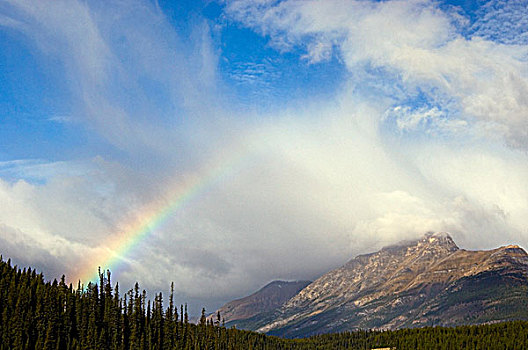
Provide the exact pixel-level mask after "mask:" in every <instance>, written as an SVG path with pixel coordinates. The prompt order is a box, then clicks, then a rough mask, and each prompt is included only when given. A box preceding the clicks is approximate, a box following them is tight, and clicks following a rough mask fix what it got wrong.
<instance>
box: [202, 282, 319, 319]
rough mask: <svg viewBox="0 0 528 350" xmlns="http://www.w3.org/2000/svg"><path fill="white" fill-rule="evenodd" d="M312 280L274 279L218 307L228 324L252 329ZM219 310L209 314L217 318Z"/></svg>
mask: <svg viewBox="0 0 528 350" xmlns="http://www.w3.org/2000/svg"><path fill="white" fill-rule="evenodd" d="M310 283H311V281H293V282H288V281H273V282H271V283H268V284H267V285H265V286H264V287H262V288H261V289H259V290H258V291H257V292H255V293H253V294H251V295H249V296H247V297H244V298H241V299H237V300H233V301H230V302H228V303H227V304H225V305H224V306H222V307H221V308H220V309H218V311H217V312H220V315H221V317H222V318H223V319H224V320H225V322H226V326H228V327H231V326H235V327H237V328H245V329H251V328H254V327H252V325H253V323H254V318H255V317H256V316H258V317H256V320H263V319H264V315H265V314H269V313H271V312H273V311H276V310H277V309H278V308H279V307H281V306H282V305H283V304H284V303H285V302H286V301H288V300H289V299H291V298H292V297H293V296H294V295H296V294H297V293H298V292H299V291H300V290H302V289H303V288H304V287H306V286H307V285H309V284H310ZM217 312H215V313H214V314H212V315H211V316H209V317H210V318H215V317H216V314H217Z"/></svg>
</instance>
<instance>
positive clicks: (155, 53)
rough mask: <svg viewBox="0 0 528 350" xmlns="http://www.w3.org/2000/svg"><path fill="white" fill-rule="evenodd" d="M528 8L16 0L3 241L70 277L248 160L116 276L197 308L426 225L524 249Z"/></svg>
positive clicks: (7, 41) (23, 260) (316, 270)
mask: <svg viewBox="0 0 528 350" xmlns="http://www.w3.org/2000/svg"><path fill="white" fill-rule="evenodd" d="M527 7H528V2H527V1H501V0H491V1H445V2H442V1H425V0H412V1H383V2H376V1H339V0H330V1H294V0H284V1H271V0H258V1H256V0H254V1H249V0H234V1H203V2H200V1H176V2H174V1H159V2H154V1H149V0H128V1H119V2H118V1H97V0H90V1H75V0H68V1H66V0H64V1H55V2H53V3H49V2H43V1H6V2H4V3H2V4H1V5H0V47H1V50H0V201H1V202H2V203H4V204H3V205H2V208H1V209H0V247H2V251H1V253H2V254H3V255H4V256H9V257H11V258H13V259H14V261H16V262H17V263H19V264H22V265H31V266H35V267H37V268H38V269H40V270H42V271H44V272H45V274H46V276H50V277H54V276H60V275H61V274H62V273H66V274H67V276H68V275H75V269H74V268H72V266H75V265H76V264H78V262H79V261H82V259H83V257H84V256H89V255H90V254H92V253H93V254H95V253H96V252H97V251H99V250H101V249H104V247H103V246H102V242H104V240H105V238H107V237H109V236H112V235H114V234H116V233H119V232H120V230H123V225H124V223H126V222H127V221H133V220H134V218H136V217H140V216H141V215H142V213H144V211H145V208H146V207H148V206H156V204H159V203H164V202H166V201H168V200H170V198H167V196H168V194H167V193H169V192H170V191H169V190H168V189H170V188H173V187H175V186H177V185H178V184H181V183H185V180H186V179H188V178H193V177H199V176H204V177H206V176H207V173H208V171H209V170H210V169H211V168H213V165H214V164H230V162H232V161H233V157H234V155H240V154H242V155H243V156H244V157H243V159H245V161H244V162H243V163H241V164H243V165H239V166H237V167H235V168H236V171H235V170H233V171H231V172H229V174H230V175H229V176H227V177H225V178H222V181H218V182H217V183H215V186H210V187H209V190H208V191H206V193H203V194H202V195H201V196H198V197H197V198H195V199H194V200H193V201H192V203H190V204H189V205H186V206H185V208H183V209H181V210H178V211H177V212H175V213H174V214H173V215H172V216H170V218H169V219H168V220H167V221H166V222H165V223H164V224H163V225H162V226H161V227H160V228H159V229H157V230H156V232H153V234H151V235H150V236H149V237H148V238H146V239H145V241H144V243H143V244H142V245H140V246H138V247H137V248H136V249H134V250H132V251H130V252H129V253H128V255H127V256H125V257H123V261H122V264H121V265H120V267H119V269H117V270H116V271H114V275H115V276H116V278H117V279H118V280H120V281H121V282H122V283H123V284H125V285H127V284H130V285H131V284H132V282H133V281H135V280H139V282H140V283H141V284H143V285H144V286H145V287H146V288H148V289H149V290H166V289H167V288H168V285H169V280H174V281H177V282H178V283H177V293H178V296H179V298H180V300H181V301H189V302H190V303H191V305H194V306H193V307H194V308H196V310H200V309H201V306H202V305H205V306H206V307H207V308H208V309H212V308H214V307H217V306H218V305H219V304H220V303H222V302H224V301H226V300H229V299H232V298H235V297H238V296H241V295H244V294H246V293H248V292H250V291H252V290H255V289H257V288H258V287H260V286H262V285H264V284H265V283H266V282H269V281H271V280H273V279H277V278H283V279H310V278H314V277H317V276H318V274H320V273H323V272H325V271H327V270H329V269H331V268H334V267H336V266H339V265H340V264H342V263H344V262H345V261H347V260H348V259H350V258H351V257H353V256H354V255H355V254H360V253H365V252H368V251H372V250H375V249H378V248H380V247H382V246H384V245H386V244H390V243H394V242H396V241H399V240H401V239H407V238H413V237H418V236H419V235H421V234H423V233H424V232H428V231H449V232H451V234H452V235H453V237H454V238H455V240H456V241H457V242H458V243H459V244H460V245H461V246H462V247H464V248H468V249H484V248H492V247H495V246H498V245H501V244H509V243H516V244H520V245H522V246H524V247H527V246H528V231H527V230H526V225H525V217H526V215H528V199H527V198H528V184H527V182H526V179H528V162H527V153H526V151H527V149H528V100H527V98H526V96H528V17H527V16H526V15H525V14H526V10H527ZM160 205H161V204H160ZM212 290H215V293H212V292H211V291H212Z"/></svg>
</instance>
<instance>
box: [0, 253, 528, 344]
mask: <svg viewBox="0 0 528 350" xmlns="http://www.w3.org/2000/svg"><path fill="white" fill-rule="evenodd" d="M384 347H389V348H396V349H526V348H528V322H524V321H510V322H503V323H495V324H485V325H473V326H461V327H455V328H445V327H426V328H415V329H401V330H394V331H380V330H353V331H350V332H343V333H338V334H322V335H318V336H313V337H310V338H303V339H282V338H278V337H273V336H267V335H265V334H260V333H256V332H250V331H245V330H239V329H235V328H226V327H224V326H223V322H222V319H221V315H219V314H218V315H216V316H215V317H214V320H208V319H207V318H206V315H205V310H203V311H202V316H201V318H200V321H199V322H198V323H197V324H194V323H191V322H189V316H188V314H187V307H186V306H185V305H179V306H177V305H175V303H174V297H173V293H171V295H169V297H168V301H167V302H166V303H165V304H164V299H163V295H162V293H159V294H157V295H155V296H154V298H153V299H150V298H148V297H147V295H146V292H145V291H144V290H140V287H139V285H138V284H137V283H136V284H135V286H134V288H133V289H131V290H128V291H126V292H125V293H122V294H121V292H120V291H119V284H118V283H116V284H115V285H114V286H112V282H111V274H110V272H109V271H106V272H101V271H99V283H89V284H88V285H87V286H86V287H85V286H82V285H81V284H80V282H79V284H78V285H77V286H76V287H74V286H73V285H72V284H70V285H67V284H66V283H65V278H64V276H63V277H62V278H61V280H60V281H57V280H53V281H46V280H45V279H44V276H43V275H42V273H37V272H36V271H35V269H31V268H23V269H22V268H19V267H17V266H11V261H10V260H7V261H4V260H3V259H2V258H1V257H0V350H4V349H5V350H7V349H49V350H52V349H53V350H55V349H94V350H95V349H109V350H110V349H112V350H128V349H132V350H164V349H183V350H187V349H192V350H202V349H203V350H209V349H210V350H220V349H222V350H223V349H225V350H238V349H292V350H294V349H307V350H308V349H310V350H311V349H372V348H384Z"/></svg>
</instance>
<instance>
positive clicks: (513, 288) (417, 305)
mask: <svg viewBox="0 0 528 350" xmlns="http://www.w3.org/2000/svg"><path fill="white" fill-rule="evenodd" d="M527 306H528V255H527V254H526V252H525V251H524V250H523V249H521V248H519V247H518V246H506V247H501V248H497V249H494V250H489V251H467V250H463V249H459V248H458V247H457V246H456V244H455V243H454V242H453V240H452V239H451V237H450V236H449V235H448V234H447V233H434V234H427V235H425V236H424V237H423V238H422V239H420V240H417V241H413V242H406V243H404V244H400V245H396V246H391V247H386V248H383V249H381V250H380V251H378V252H376V253H372V254H366V255H360V256H358V257H356V258H354V259H352V260H350V261H349V262H348V263H346V264H345V265H344V266H342V267H340V268H338V269H336V270H333V271H330V272H328V273H327V274H325V275H323V276H321V277H320V278H318V279H317V280H316V281H314V282H313V283H311V284H309V285H308V286H306V287H305V288H304V289H302V290H300V291H299V292H298V293H297V294H296V295H295V296H293V297H292V298H291V299H289V300H288V301H287V302H285V303H284V305H282V307H280V309H278V310H277V311H275V312H272V313H268V314H265V315H262V317H259V315H258V314H255V315H254V316H253V321H252V323H251V327H250V328H253V329H257V330H258V331H261V332H266V333H270V334H275V335H281V336H289V337H296V336H308V335H312V334H319V333H327V332H336V331H344V330H351V329H357V328H401V327H417V326H426V325H446V326H450V325H458V324H471V323H482V322H494V321H500V320H508V319H528V308H527Z"/></svg>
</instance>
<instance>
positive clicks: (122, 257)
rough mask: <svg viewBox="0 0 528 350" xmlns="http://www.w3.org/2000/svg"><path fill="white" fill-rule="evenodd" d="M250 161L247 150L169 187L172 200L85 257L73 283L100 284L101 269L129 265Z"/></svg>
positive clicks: (147, 209) (146, 211) (149, 209)
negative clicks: (137, 251)
mask: <svg viewBox="0 0 528 350" xmlns="http://www.w3.org/2000/svg"><path fill="white" fill-rule="evenodd" d="M248 158H249V154H248V152H247V149H246V151H245V152H243V153H241V152H235V155H234V156H231V157H229V160H228V161H225V160H224V161H217V162H216V163H215V165H213V166H211V165H210V166H208V167H207V169H209V170H207V171H202V172H199V173H197V174H194V175H191V176H184V177H181V178H179V179H178V181H177V182H175V184H173V185H172V186H168V187H169V188H170V190H168V191H166V193H168V194H167V195H166V196H165V198H168V200H159V199H158V200H155V201H153V202H152V203H149V204H148V205H146V206H144V207H143V208H142V210H141V211H140V213H141V214H140V215H137V216H135V217H134V219H132V220H125V221H126V222H127V223H126V224H124V225H121V229H120V230H117V232H116V233H114V234H112V235H110V236H109V237H108V238H107V239H106V240H105V241H104V242H103V243H102V244H101V245H100V246H98V247H96V248H93V249H92V251H93V252H92V253H91V254H89V256H86V257H85V262H84V263H82V264H81V265H80V266H79V267H78V268H77V269H75V270H76V271H73V273H72V275H73V276H75V278H74V279H73V281H75V282H77V281H81V282H82V283H84V282H86V283H88V282H89V281H92V282H98V281H99V276H98V272H97V271H98V267H101V269H103V271H104V270H106V269H110V270H114V269H117V268H118V266H119V265H120V264H122V263H124V262H127V261H129V260H128V258H127V255H129V254H130V252H131V251H133V250H134V248H135V247H137V246H139V245H140V244H141V242H142V241H143V240H145V238H147V237H148V236H150V235H152V234H153V233H154V232H155V231H156V229H158V228H159V227H160V226H161V225H162V224H163V223H164V222H165V221H166V220H167V219H168V218H169V217H171V216H172V215H173V214H174V213H175V212H176V211H178V210H179V209H181V208H183V207H184V206H185V205H187V204H189V203H190V202H191V201H192V200H193V199H195V198H197V197H199V196H200V195H201V194H203V193H205V192H206V191H208V190H209V189H211V188H213V187H215V186H216V185H217V184H218V183H219V182H220V181H221V180H222V179H224V178H226V177H227V176H228V175H230V174H232V173H234V172H235V171H236V170H237V169H239V168H240V167H241V165H242V164H244V163H245V160H247V159H248Z"/></svg>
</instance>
